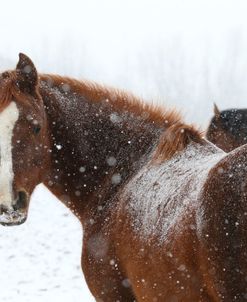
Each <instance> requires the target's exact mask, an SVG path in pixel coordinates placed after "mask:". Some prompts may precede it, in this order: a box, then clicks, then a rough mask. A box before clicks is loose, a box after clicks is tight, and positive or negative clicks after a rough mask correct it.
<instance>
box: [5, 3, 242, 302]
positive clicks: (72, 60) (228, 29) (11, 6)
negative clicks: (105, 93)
mask: <svg viewBox="0 0 247 302" xmlns="http://www.w3.org/2000/svg"><path fill="white" fill-rule="evenodd" d="M246 9H247V3H246V1H244V0H242V1H241V0H238V1H236V0H208V1H202V0H186V1H184V0H140V1H139V0H124V1H123V0H122V1H115V0H70V1H67V0H53V1H50V0H42V1H33V0H22V1H19V0H8V1H4V2H3V3H1V10H0V41H1V48H0V70H4V69H11V68H13V67H14V66H15V64H16V61H17V57H18V53H19V52H24V53H26V54H28V55H29V56H30V57H31V58H32V59H33V61H34V62H35V64H36V66H37V68H38V70H39V71H40V72H52V73H59V74H66V75H69V76H73V77H77V78H88V79H92V80H95V81H99V82H101V83H106V84H109V85H112V86H117V87H119V88H124V89H128V90H131V91H132V92H134V93H136V94H138V95H140V96H143V97H145V98H146V99H151V100H154V101H155V102H159V103H165V104H169V105H172V106H176V107H177V108H179V109H180V110H181V111H182V112H183V113H184V115H185V117H186V119H187V121H192V122H195V123H197V124H198V125H199V126H201V127H202V128H205V126H206V125H207V123H208V121H209V118H210V116H211V114H212V104H213V102H214V101H216V102H217V103H218V105H219V107H220V108H222V109H223V108H227V107H247V84H246V83H247V51H246V49H247V35H246V32H247V19H246ZM81 244H82V230H81V226H80V224H79V222H78V221H77V219H76V218H75V217H74V216H73V215H72V214H71V213H70V212H68V210H67V209H66V208H65V207H64V206H63V205H62V204H61V203H60V202H59V201H57V200H56V199H55V198H54V197H53V196H52V195H51V194H50V193H49V192H48V191H47V190H46V189H45V188H44V187H42V186H40V187H39V188H37V190H36V191H35V193H34V195H33V198H32V202H31V208H30V213H29V218H28V221H27V222H26V223H25V224H24V225H21V226H18V227H11V228H4V227H0V272H1V273H0V301H1V302H2V301H3V302H4V301H6V302H12V301H13V302H16V301H18V302H29V301H30V302H31V301H32V302H41V301H42V302H43V301H46V302H53V301H60V302H63V301H69V302H79V301H82V302H90V301H94V299H93V298H92V296H91V295H90V293H89V291H88V289H87V286H86V284H85V281H84V279H83V275H82V272H81V268H80V254H81Z"/></svg>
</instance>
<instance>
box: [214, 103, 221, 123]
mask: <svg viewBox="0 0 247 302" xmlns="http://www.w3.org/2000/svg"><path fill="white" fill-rule="evenodd" d="M214 115H215V117H216V118H217V119H218V118H219V117H220V110H219V108H218V106H217V105H216V104H215V103H214Z"/></svg>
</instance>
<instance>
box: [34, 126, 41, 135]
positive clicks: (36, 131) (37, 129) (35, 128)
mask: <svg viewBox="0 0 247 302" xmlns="http://www.w3.org/2000/svg"><path fill="white" fill-rule="evenodd" d="M40 130H41V127H40V125H35V126H34V127H33V132H34V134H38V133H39V132H40Z"/></svg>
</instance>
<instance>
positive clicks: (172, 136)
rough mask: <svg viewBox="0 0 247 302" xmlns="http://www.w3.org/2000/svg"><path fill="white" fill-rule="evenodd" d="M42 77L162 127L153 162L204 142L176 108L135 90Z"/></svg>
mask: <svg viewBox="0 0 247 302" xmlns="http://www.w3.org/2000/svg"><path fill="white" fill-rule="evenodd" d="M40 79H41V81H45V82H46V83H48V85H49V86H51V87H57V88H59V89H61V91H63V90H64V88H63V86H64V85H66V89H67V90H68V89H69V90H71V91H73V92H75V93H78V94H82V95H83V96H85V98H87V99H88V100H91V101H101V100H103V99H107V100H108V101H109V102H110V103H111V104H112V106H114V107H115V108H114V109H116V108H117V109H119V110H128V111H129V112H132V113H133V114H134V115H136V116H141V117H142V118H143V119H144V120H145V121H147V122H150V123H152V124H155V125H157V126H159V127H161V129H162V128H163V129H164V130H163V133H162V134H161V137H160V140H159V142H158V145H157V146H156V149H155V151H154V154H153V159H152V162H153V163H160V162H163V161H165V160H168V159H170V158H171V157H173V156H174V155H175V154H176V153H177V152H179V151H182V150H183V149H185V148H186V146H187V145H188V144H189V143H190V142H191V141H194V142H197V143H202V142H203V139H202V134H201V132H200V131H199V130H198V129H196V128H195V127H194V126H191V125H187V124H185V123H184V122H183V121H182V117H181V115H180V113H179V112H178V111H177V110H174V109H169V110H166V109H165V108H164V107H162V106H159V105H154V104H152V103H151V104H150V103H148V102H144V101H143V100H142V99H139V98H138V97H136V96H134V95H133V94H131V93H129V92H126V91H122V90H118V89H114V88H110V87H106V86H103V85H99V84H96V83H94V82H90V81H85V80H83V81H79V80H75V79H71V78H68V77H62V76H59V75H50V74H49V75H48V74H42V75H40Z"/></svg>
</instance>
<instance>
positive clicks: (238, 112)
mask: <svg viewBox="0 0 247 302" xmlns="http://www.w3.org/2000/svg"><path fill="white" fill-rule="evenodd" d="M206 137H207V139H208V140H209V141H211V142H212V143H214V144H215V145H216V146H218V147H219V148H221V149H222V150H224V151H225V152H230V151H232V150H233V149H235V148H237V147H239V146H242V145H244V144H246V143H247V110H246V109H228V110H223V111H220V110H219V109H218V108H217V106H216V105H214V117H213V118H212V119H211V122H210V124H209V127H208V129H207V133H206Z"/></svg>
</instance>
